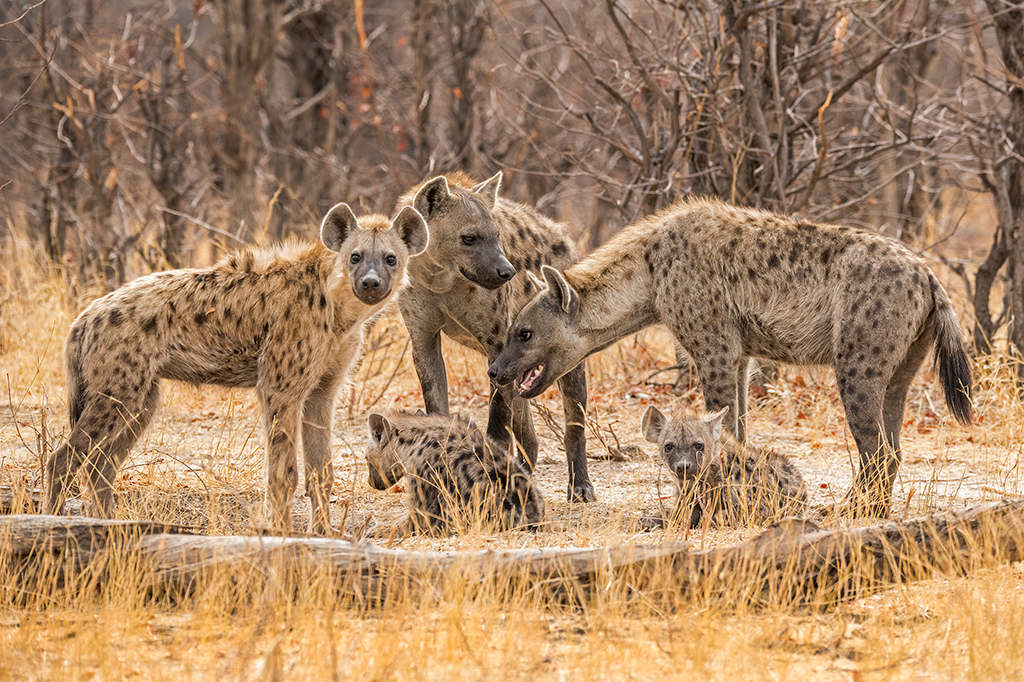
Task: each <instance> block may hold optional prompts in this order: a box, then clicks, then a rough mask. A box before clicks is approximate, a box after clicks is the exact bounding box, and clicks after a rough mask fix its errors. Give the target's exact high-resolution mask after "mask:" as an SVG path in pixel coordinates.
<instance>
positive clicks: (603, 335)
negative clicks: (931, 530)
mask: <svg viewBox="0 0 1024 682" xmlns="http://www.w3.org/2000/svg"><path fill="white" fill-rule="evenodd" d="M544 276H545V280H546V282H547V284H548V289H547V290H545V291H544V292H542V293H541V294H540V295H538V296H537V297H536V298H534V299H533V301H531V302H530V303H529V304H527V306H526V307H525V308H523V310H522V311H521V312H520V313H519V316H518V318H517V319H516V321H515V323H514V324H513V325H512V328H511V329H510V330H509V336H508V343H507V345H506V347H505V350H504V351H503V353H502V355H501V356H500V357H499V358H498V359H497V360H496V361H495V362H494V363H492V364H491V367H490V370H489V374H490V376H491V377H492V379H494V380H495V381H497V382H498V383H508V382H511V381H520V382H521V381H522V378H528V377H529V376H531V375H536V374H538V373H540V375H541V376H542V379H541V380H539V381H534V382H532V388H531V390H530V391H529V392H528V393H526V394H525V395H526V397H530V396H532V395H536V394H537V393H539V392H540V391H543V390H544V389H545V388H546V387H547V386H548V385H549V384H550V383H551V382H552V381H553V380H554V379H556V378H557V377H558V376H560V375H561V374H562V373H564V372H566V371H568V369H570V368H572V367H575V366H576V365H578V364H579V363H580V361H581V360H582V359H583V358H585V357H586V356H587V355H589V354H590V353H593V352H595V351H597V350H600V349H602V348H605V347H607V346H609V345H611V344H612V343H614V342H615V341H616V340H618V339H621V338H622V337H624V336H626V335H628V334H632V333H633V332H636V331H639V330H640V329H643V328H644V327H647V326H649V325H652V324H655V323H658V322H663V323H664V324H666V325H667V326H668V328H669V329H670V330H671V331H672V332H673V334H674V335H675V337H676V339H677V340H678V341H679V343H680V345H682V346H683V348H685V349H686V351H687V352H688V353H689V354H690V357H691V358H693V362H694V364H695V366H696V369H697V374H698V376H699V378H700V382H701V387H702V390H703V393H704V400H705V403H706V404H707V406H708V409H710V410H719V409H721V408H724V407H728V408H730V412H729V414H728V416H727V419H726V426H727V428H728V429H729V431H731V432H732V433H733V434H735V435H737V436H738V437H739V438H740V440H743V436H744V428H745V417H746V411H747V360H748V358H749V357H757V358H762V359H766V360H772V361H775V362H785V363H792V364H797V365H830V366H832V367H833V368H834V369H835V373H836V380H837V383H838V387H839V393H840V397H841V398H842V401H843V406H844V407H845V409H846V417H847V421H848V423H849V426H850V430H851V432H852V434H853V437H854V440H855V441H856V443H857V448H858V451H859V453H860V465H861V466H860V471H859V472H858V475H857V480H856V482H855V484H854V487H853V489H852V490H851V495H850V499H849V502H850V509H851V511H853V512H856V513H868V514H872V515H885V514H887V513H888V509H889V505H890V498H891V494H892V486H893V481H894V479H895V476H896V472H897V470H898V468H899V463H900V457H901V455H900V443H899V438H900V430H901V428H902V419H903V408H904V403H905V401H906V396H907V389H908V387H909V384H910V381H911V379H912V378H913V377H914V374H915V373H916V372H917V369H918V367H920V365H921V363H922V362H923V360H924V358H925V356H926V355H927V354H928V351H929V349H930V348H931V347H932V346H934V347H935V357H936V366H937V368H938V372H939V376H940V377H941V381H942V386H943V389H944V391H945V395H946V404H947V405H948V406H949V409H950V411H951V412H952V413H953V415H954V416H955V417H956V418H957V419H958V420H959V421H960V422H961V423H963V424H969V423H970V420H971V369H970V364H969V362H968V359H967V354H966V352H965V350H964V345H963V339H962V337H961V330H960V324H959V321H958V320H957V316H956V313H955V312H954V311H953V306H952V304H951V303H950V300H949V296H948V295H947V294H946V292H945V290H944V289H943V288H942V286H941V285H940V284H939V282H938V280H937V279H936V278H935V275H934V274H933V273H932V272H931V270H929V268H928V266H927V265H926V264H925V262H924V261H923V260H922V259H921V258H919V257H917V256H916V255H914V254H913V253H911V252H910V251H909V250H908V249H907V248H906V247H905V246H903V245H902V244H900V243H899V242H897V241H895V240H891V239H887V238H885V237H882V236H880V235H877V234H874V233H870V232H865V231H862V230H856V229H851V228H845V227H839V226H836V225H817V224H811V223H806V222H802V221H798V220H795V219H792V218H786V217H782V216H778V215H774V214H772V213H768V212H765V211H758V210H752V209H744V208H738V207H735V206H729V205H727V204H724V203H722V202H719V201H715V200H708V199H701V200H686V201H683V202H680V203H678V204H676V205H674V206H672V207H670V208H669V209H666V210H665V211H663V212H661V213H659V214H656V215H654V216H651V217H649V218H647V219H645V220H643V221H641V222H639V223H637V224H635V225H633V226H632V227H628V228H626V229H624V230H623V231H622V232H620V233H619V234H618V235H616V236H615V237H613V238H612V239H611V240H609V242H608V243H607V244H605V245H604V246H602V247H601V248H600V249H598V250H597V251H595V252H594V253H593V254H592V255H590V256H589V257H587V258H585V259H584V260H582V261H580V262H579V263H578V264H576V265H575V266H573V267H571V268H569V269H568V270H566V271H565V274H564V276H563V274H562V273H560V272H558V271H557V270H555V269H553V268H545V269H544Z"/></svg>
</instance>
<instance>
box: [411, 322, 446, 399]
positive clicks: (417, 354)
mask: <svg viewBox="0 0 1024 682" xmlns="http://www.w3.org/2000/svg"><path fill="white" fill-rule="evenodd" d="M406 319H408V318H406ZM408 329H409V339H410V341H411V343H412V364H413V367H415V368H416V378H418V379H419V380H420V388H421V389H422V390H423V407H424V408H425V409H426V411H427V414H441V415H444V416H445V417H447V416H449V408H448V376H447V375H446V374H445V368H444V356H443V355H442V353H441V330H440V329H436V330H434V331H433V332H430V331H429V330H428V331H424V330H422V329H418V328H415V327H414V326H410V327H408Z"/></svg>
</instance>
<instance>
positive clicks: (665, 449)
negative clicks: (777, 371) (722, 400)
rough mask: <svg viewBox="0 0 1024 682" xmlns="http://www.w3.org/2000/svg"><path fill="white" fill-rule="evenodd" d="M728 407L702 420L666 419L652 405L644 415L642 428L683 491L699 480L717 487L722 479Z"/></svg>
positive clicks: (694, 417)
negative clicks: (725, 423)
mask: <svg viewBox="0 0 1024 682" xmlns="http://www.w3.org/2000/svg"><path fill="white" fill-rule="evenodd" d="M728 411H729V408H728V407H725V408H722V409H721V410H719V411H718V412H715V413H713V414H704V415H701V416H699V417H697V416H693V415H681V416H678V417H667V416H665V414H664V413H662V412H661V410H659V409H658V408H656V407H654V406H653V405H651V406H650V407H648V408H647V411H646V412H644V416H643V419H642V420H641V422H640V429H641V430H642V431H643V433H644V438H646V439H647V440H648V441H649V442H651V443H657V444H658V452H659V453H660V454H661V458H662V460H663V461H664V462H665V465H666V466H667V467H668V469H669V471H671V472H672V475H674V476H675V477H676V480H678V481H679V485H680V487H681V488H683V489H689V488H690V487H692V484H693V483H695V482H697V481H704V482H708V483H712V484H717V483H719V482H720V481H721V480H722V476H723V473H722V442H721V437H722V422H723V419H724V417H725V413H726V412H728Z"/></svg>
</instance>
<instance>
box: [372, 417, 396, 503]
mask: <svg viewBox="0 0 1024 682" xmlns="http://www.w3.org/2000/svg"><path fill="white" fill-rule="evenodd" d="M369 422H370V440H369V441H367V443H366V464H367V466H368V467H369V469H370V485H371V486H372V487H373V488H374V489H376V490H387V489H388V488H390V487H391V486H393V485H394V484H395V483H398V481H399V479H401V478H402V476H405V464H404V463H403V462H402V459H401V458H400V457H399V456H398V453H397V452H396V451H395V448H394V444H392V443H391V438H392V437H393V436H394V435H395V434H396V433H397V431H396V429H395V427H394V426H392V425H391V422H389V421H388V420H387V419H385V418H384V415H380V414H371V415H370V420H369Z"/></svg>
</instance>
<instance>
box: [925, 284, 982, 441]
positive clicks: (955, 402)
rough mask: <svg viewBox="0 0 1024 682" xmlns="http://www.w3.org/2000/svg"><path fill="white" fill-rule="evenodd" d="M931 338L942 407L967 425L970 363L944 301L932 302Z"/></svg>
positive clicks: (950, 310)
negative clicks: (932, 321)
mask: <svg viewBox="0 0 1024 682" xmlns="http://www.w3.org/2000/svg"><path fill="white" fill-rule="evenodd" d="M943 293H945V292H943ZM934 339H935V366H936V367H937V368H938V371H939V378H940V380H941V381H942V390H943V392H944V393H945V394H946V406H947V407H949V411H950V412H952V413H953V416H954V417H956V420H957V421H958V422H960V423H961V424H963V425H965V426H967V425H970V423H971V417H972V413H973V410H972V408H971V397H972V389H971V362H970V360H969V359H968V357H967V350H966V349H965V348H964V340H963V337H962V336H961V335H960V321H959V320H958V319H957V317H956V313H955V312H953V307H952V306H951V305H950V304H949V301H948V299H947V300H946V301H944V302H943V301H940V300H937V301H936V306H935V328H934Z"/></svg>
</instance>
